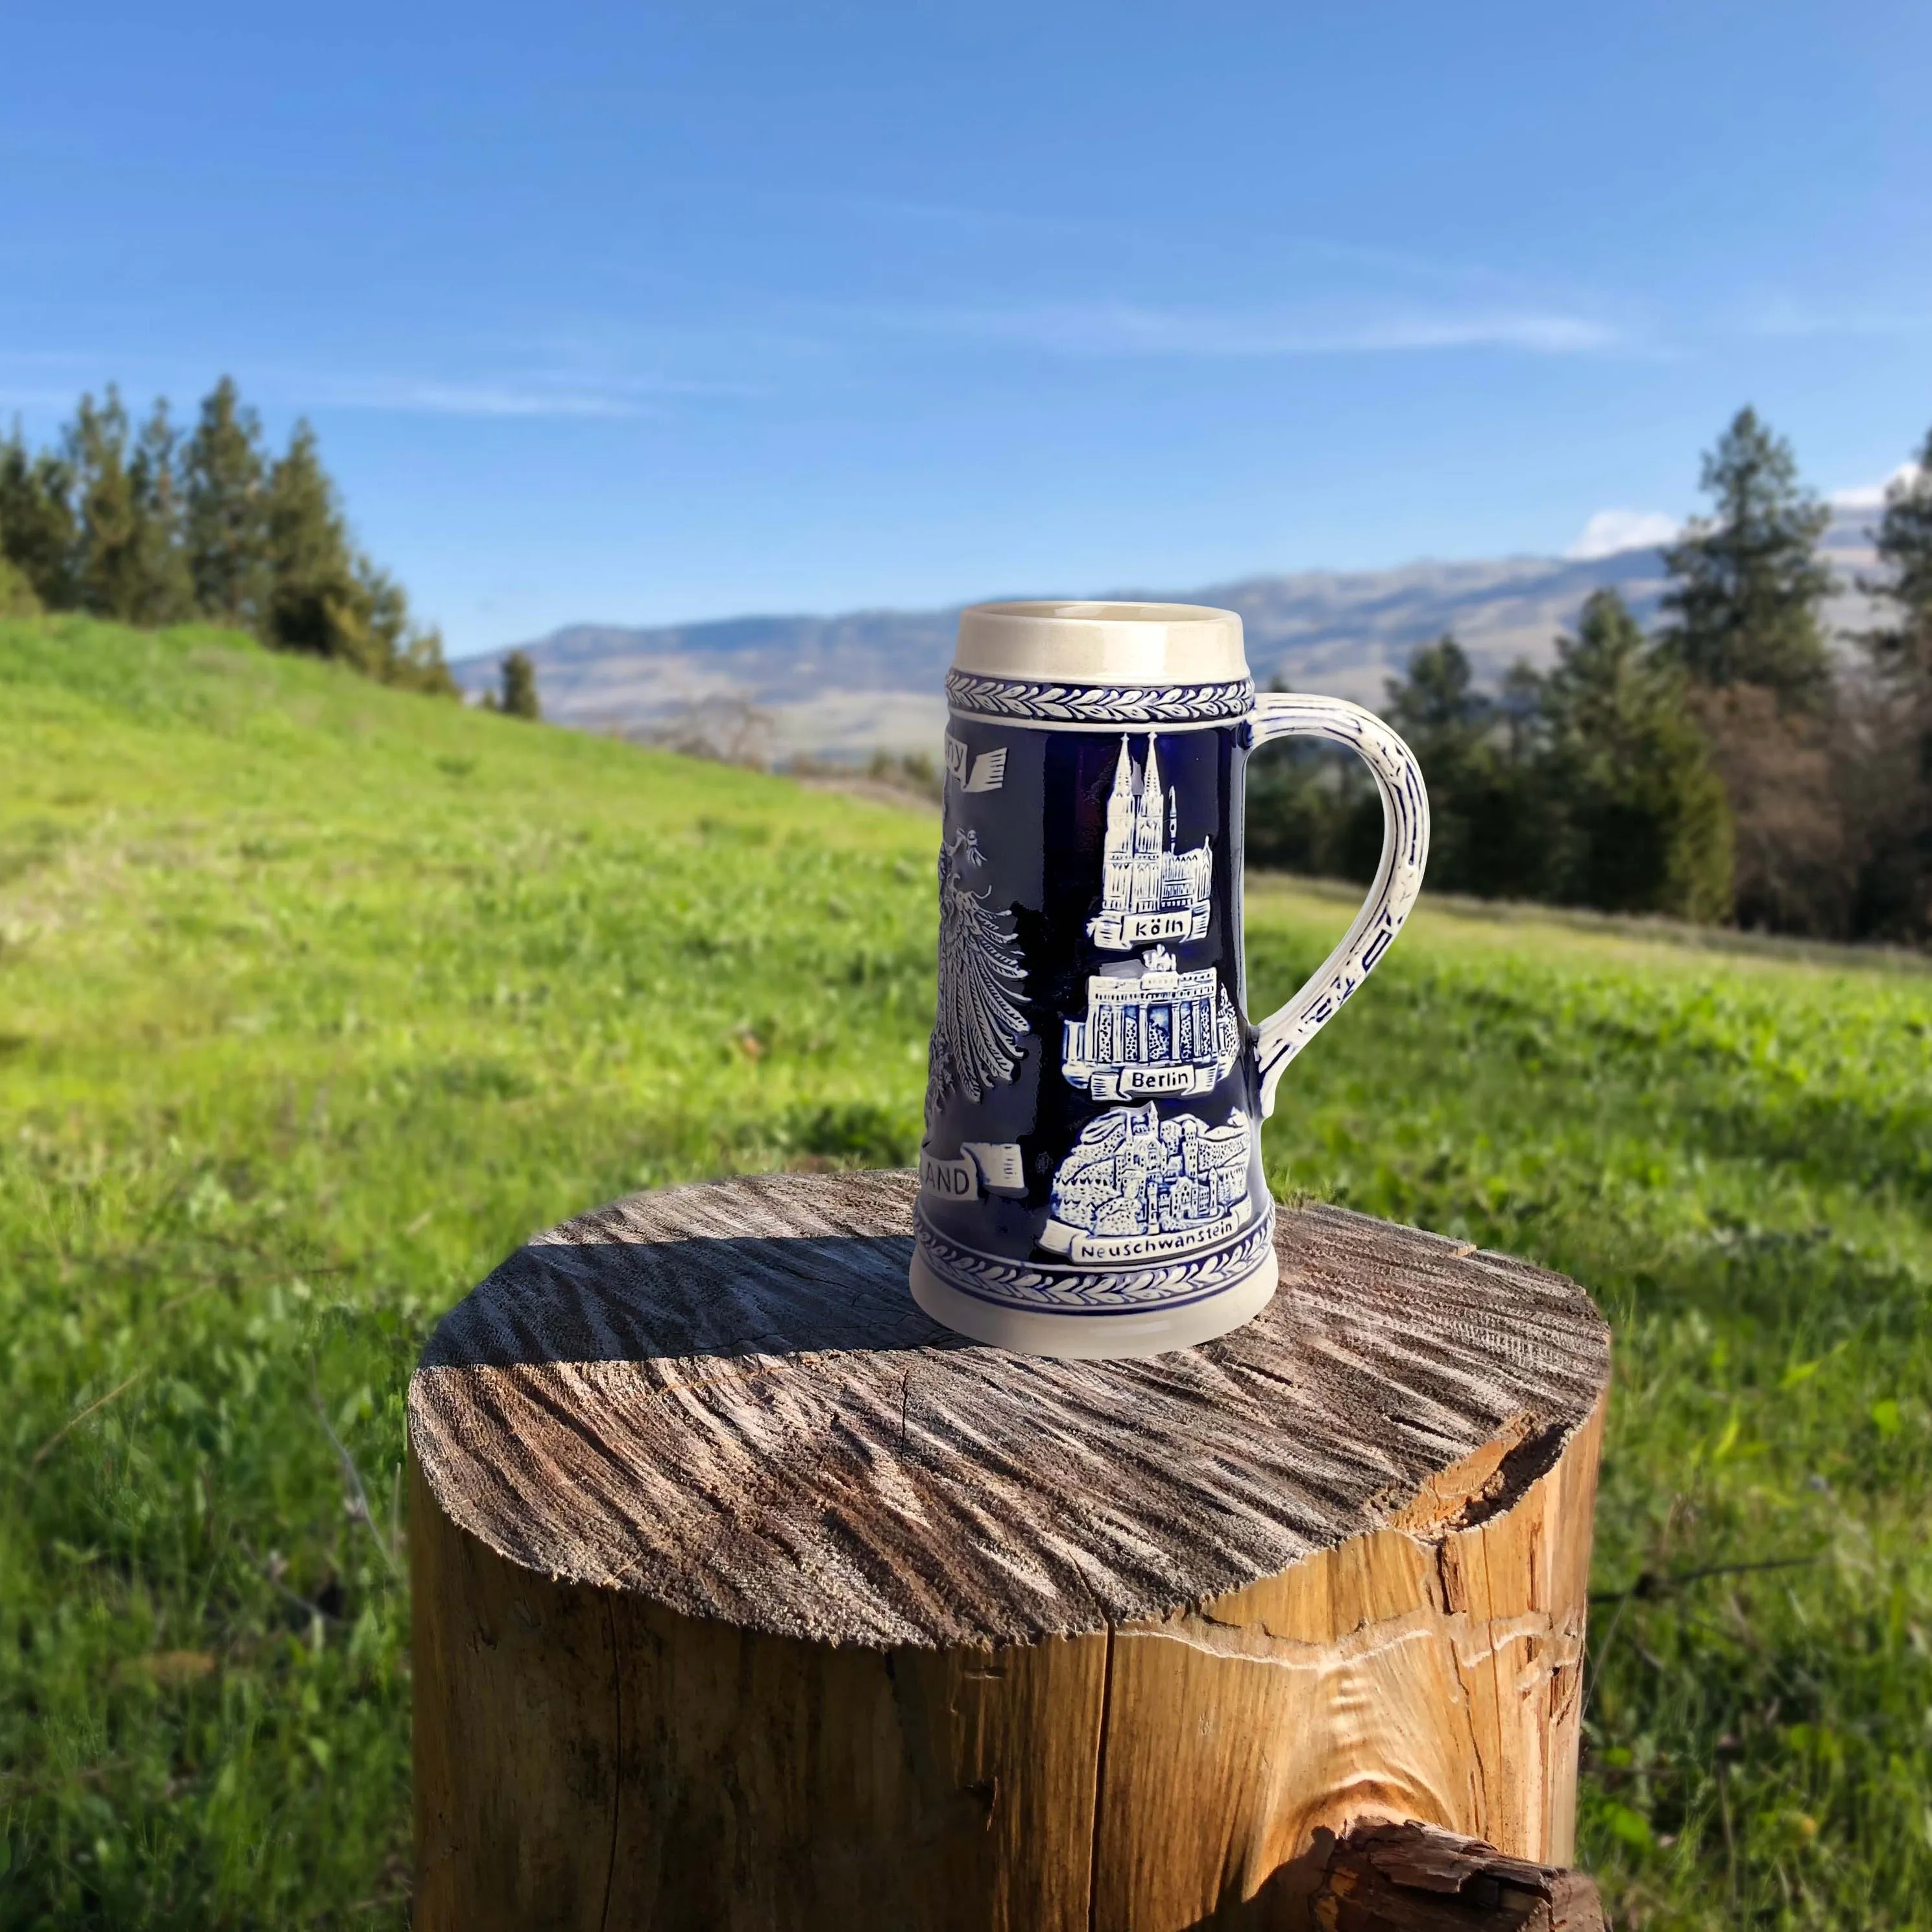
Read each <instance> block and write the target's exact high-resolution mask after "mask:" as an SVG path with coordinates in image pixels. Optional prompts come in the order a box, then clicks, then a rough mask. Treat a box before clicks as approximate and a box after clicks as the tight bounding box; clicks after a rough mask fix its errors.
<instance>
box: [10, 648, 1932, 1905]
mask: <svg viewBox="0 0 1932 1932" xmlns="http://www.w3.org/2000/svg"><path fill="white" fill-rule="evenodd" d="M933 839H934V828H933V821H932V820H931V818H930V817H926V816H922V815H919V814H913V813H907V812H899V811H894V810H892V809H891V808H887V807H885V806H880V805H871V804H865V803H860V802H854V801H853V800H850V799H844V798H841V797H838V796H831V795H827V794H824V793H812V792H807V791H802V790H799V789H798V788H796V787H793V786H792V785H790V784H787V783H784V782H782V781H778V780H773V779H766V778H758V777H756V776H754V775H748V774H746V773H743V772H733V771H727V770H725V769H721V768H718V767H715V766H703V765H697V764H692V763H686V762H683V761H680V760H676V759H674V758H671V757H667V756H663V755H660V754H651V753H648V752H643V751H636V750H634V749H631V748H626V747H624V746H622V745H616V744H614V743H609V742H601V741H599V740H596V739H589V738H584V737H579V736H571V735H569V734H566V733H561V732H556V731H550V730H532V729H531V728H529V727H526V726H523V725H520V724H517V723H514V722H513V721H508V720H503V719H498V718H487V717H484V716H481V715H477V714H474V713H465V712H460V711H459V710H458V709H456V708H455V706H449V705H444V704H440V703H434V702H432V701H431V700H425V699H420V698H413V697H407V696H404V695H401V694H395V693H392V692H389V691H383V690H380V689H378V688H374V687H373V686H371V685H367V684H365V683H362V682H358V681H356V680H355V679H352V678H350V677H347V676H341V675H338V674H336V673H333V672H332V671H331V670H329V669H328V668H327V667H323V666H319V665H312V664H303V663H299V662H296V661H290V660H287V659H276V658H269V657H267V656H266V655H263V654H262V653H261V652H258V651H257V650H256V649H254V648H253V647H252V646H248V645H246V644H245V643H241V642H240V641H239V640H236V639H234V638H232V637H223V636H220V635H219V634H215V633H212V632H206V631H180V632H173V633H169V634H166V635H164V636H163V637H158V638H157V637H146V636H140V635H136V634H132V633H129V632H125V631H117V630H113V629H110V628H105V627H101V626H97V625H89V624H86V623H83V622H78V621H72V622H48V623H46V624H43V625H11V626H5V625H0V1445H4V1447H0V1457H4V1465H5V1476H4V1481H5V1485H6V1494H7V1506H6V1508H5V1513H4V1517H0V1833H4V1839H3V1840H0V1842H4V1845H5V1851H4V1853H0V1856H4V1858H5V1861H6V1869H5V1873H4V1875H0V1926H5V1927H55V1926H59V1927H73V1926H112V1927H144V1928H145V1927H163V1926H166V1927H175V1926H178V1927H204V1926H223V1927H242V1926H259V1927H269V1926H274V1927H282V1926H324V1925H327V1926H344V1927H350V1926H354V1927H362V1926H376V1927H380V1926H390V1927H401V1925H403V1924H404V1923H405V1922H406V1918H407V1849H408V1829H409V1824H408V1803H407V1799H408V1697H409V1685H408V1660H407V1585H406V1583H405V1581H404V1579H403V1577H401V1575H400V1574H398V1572H399V1567H400V1562H401V1536H400V1525H399V1523H398V1513H399V1503H398V1487H399V1475H400V1471H401V1463H402V1456H403V1411H402V1400H403V1393H404V1384H405V1381H406V1379H407V1375H408V1373H409V1370H410V1365H411V1364H412V1362H413V1359H414V1358H415V1355H416V1351H417V1349H419V1346H420V1345H421V1343H422V1339H423V1337H424V1335H425V1333H426V1331H427V1330H428V1326H429V1325H430V1324H431V1322H433V1321H434V1318H435V1316H436V1315H437V1313H438V1312H439V1311H440V1310H441V1309H443V1307H446V1306H447V1305H448V1304H449V1302H450V1301H452V1300H454V1299H455V1298H456V1297H457V1296H458V1295H460V1294H461V1293H462V1292H463V1290H464V1289H466V1287H468V1286H469V1284H470V1283H472V1282H473V1281H474V1280H476V1279H478V1277H480V1276H481V1274H482V1273H483V1272H484V1271H485V1270H487V1268H488V1267H489V1266H490V1265H491V1263H492V1262H494V1261H495V1260H496V1259H498V1258H499V1256H501V1255H502V1253H504V1252H505V1250H508V1248H510V1247H512V1246H513V1245H514V1244H515V1243H516V1242H517V1241H519V1240H520V1238H523V1235H525V1234H526V1233H527V1232H529V1230H530V1229H533V1228H536V1227H538V1226H543V1225H544V1224H546V1223H549V1222H550V1221H552V1220H556V1219H557V1218H559V1217H561V1216H562V1215H564V1214H567V1213H568V1212H570V1211H573V1210H574V1209H576V1208H580V1207H583V1206H585V1205H589V1203H592V1202H596V1201H598V1200H601V1199H607V1198H609V1197H610V1196H613V1195H615V1194H617V1193H621V1192H622V1191H624V1190H627V1189H629V1188H631V1187H638V1186H640V1185H647V1184H652V1183H655V1182H658V1181H669V1180H672V1179H675V1178H685V1177H688V1176H691V1175H702V1174H706V1173H715V1172H724V1171H727V1170H729V1169H744V1168H762V1167H770V1166H783V1165H787V1164H797V1163H805V1162H826V1161H832V1162H856V1163H867V1164H879V1163H892V1162H898V1161H903V1160H905V1159H907V1157H909V1156H910V1153H911V1151H912V1148H913V1144H914V1142H915V1139H916V1132H917V1124H918V1118H919V1095H920V1091H921V1087H922V1080H923V1075H924V1064H925V1035H926V1029H927V1027H928V1025H929V1022H930V1011H931V999H932V964H931V954H932V929H933V912H932V883H931V857H932V846H933ZM1343 916H1344V908H1343V907H1341V906H1340V904H1338V903H1337V901H1335V900H1334V898H1332V897H1331V896H1330V895H1327V894H1325V893H1322V892H1310V891H1308V890H1306V889H1301V888H1296V887H1292V886H1288V885H1286V884H1284V883H1277V882H1271V881H1260V880H1257V881H1255V882H1253V883H1252V886H1251V891H1250V959H1251V964H1252V968H1253V976H1254V979H1255V981H1256V1003H1257V1004H1258V1005H1265V1004H1271V1003H1272V1002H1273V1001H1274V1000H1275V999H1277V998H1279V997H1280V995H1283V994H1284V993H1285V992H1286V991H1288V990H1289V987H1290V986H1291V985H1292V983H1295V981H1296V980H1298V978H1299V977H1300V976H1301V974H1303V973H1304V971H1307V969H1308V968H1310V966H1312V965H1313V963H1314V962H1316V960H1317V959H1319V957H1320V956H1321V954H1322V952H1323V951H1324V950H1325V947H1326V944H1327V943H1328V941H1329V940H1330V939H1331V938H1332V937H1333V935H1334V932H1335V931H1336V929H1337V927H1338V926H1339V925H1340V922H1341V919H1342V918H1343ZM1266 1146H1267V1151H1268V1163H1269V1172H1270V1177H1271V1181H1272V1182H1273V1184H1274V1186H1275V1187H1276V1188H1277V1190H1278V1191H1280V1192H1283V1193H1286V1192H1287V1191H1289V1190H1295V1189H1299V1190H1304V1191H1306V1192H1308V1193H1313V1194H1317V1195H1322V1196H1328V1197H1329V1198H1332V1199H1338V1200H1343V1201H1346V1202H1349V1204H1350V1205H1353V1206H1355V1207H1358V1208H1364V1209H1366V1210H1367V1211H1370V1212H1373V1213H1376V1214H1385V1215H1389V1216H1392V1217H1396V1218H1398V1219H1400V1220H1412V1221H1415V1222H1419V1223H1423V1224H1424V1225H1427V1226H1433V1227H1436V1228H1439V1229H1444V1230H1445V1231H1447V1232H1453V1233H1457V1234H1461V1235H1466V1236H1468V1237H1469V1238H1473V1239H1475V1240H1478V1241H1484V1242H1486V1243H1490V1244H1494V1245H1496V1246H1499V1247H1505V1248H1508V1249H1511V1250H1514V1251H1515V1252H1517V1253H1523V1254H1526V1255H1529V1256H1534V1257H1535V1258H1536V1259H1539V1260H1543V1261H1546V1262H1550V1263H1551V1264H1553V1265H1556V1266H1558V1267H1560V1268H1565V1269H1567V1270H1568V1271H1571V1272H1572V1273H1574V1274H1577V1276H1578V1277H1580V1279H1582V1280H1584V1281H1586V1283H1589V1285H1590V1286H1592V1289H1594V1290H1595V1292H1597V1294H1598V1297H1599V1298H1600V1299H1601V1301H1602V1302H1603V1304H1604V1307H1605V1308H1606V1310H1607V1312H1609V1313H1610V1316H1611V1317H1612V1319H1613V1322H1614V1323H1615V1325H1616V1330H1617V1337H1618V1367H1617V1385H1616V1396H1615V1399H1614V1406H1613V1420H1612V1428H1611V1435H1610V1446H1609V1451H1608V1454H1607V1461H1606V1464H1605V1469H1604V1493H1603V1501H1602V1505H1601V1511H1600V1514H1599V1520H1598V1563H1597V1583H1596V1588H1597V1589H1598V1591H1599V1592H1601V1593H1604V1597H1605V1601H1603V1602H1601V1603H1600V1604H1598V1607H1597V1608H1596V1610H1595V1613H1594V1631H1593V1642H1592V1652H1593V1655H1592V1664H1591V1685H1590V1704H1589V1735H1588V1742H1587V1746H1586V1799H1585V1807H1584V1842H1583V1858H1584V1859H1585V1861H1586V1862H1587V1863H1589V1864H1591V1865H1592V1867H1594V1868H1595V1869H1596V1870H1598V1872H1599V1873H1601V1875H1602V1876H1603V1877H1604V1880H1605V1883H1606V1888H1607V1891H1609V1893H1610V1895H1611V1897H1612V1899H1613V1902H1614V1903H1615V1905H1616V1909H1617V1910H1618V1912H1619V1922H1620V1923H1628V1924H1640V1925H1646V1926H1655V1927H1720V1926H1724V1927H1728V1926H1733V1925H1739V1924H1745V1925H1762V1926H1780V1927H1782V1926H1793V1927H1798V1926H1814V1925H1816V1926H1826V1925H1830V1926H1842V1927H1902V1926H1907V1925H1928V1926H1932V1552H1928V1549H1927V1527H1928V1523H1932V1514H1929V1513H1928V1510H1927V1475H1928V1469H1932V1312H1928V1290H1932V1238H1928V1229H1932V977H1927V976H1925V975H1924V974H1919V973H1916V972H1911V971H1898V970H1895V968H1894V970H1879V966H1878V965H1876V963H1873V964H1867V963H1865V962H1860V961H1858V960H1855V959H1853V958H1852V957H1851V956H1844V957H1843V958H1841V959H1821V958H1819V957H1817V956H1814V957H1811V958H1808V959H1781V958H1778V957H1777V956H1758V955H1755V954H1749V953H1744V954H1739V953H1715V952H1710V951H1705V950H1699V949H1698V948H1697V947H1694V946H1686V945H1684V944H1677V943H1669V942H1667V941H1666V940H1664V938H1661V937H1660V938H1646V937H1644V936H1641V935H1640V936H1627V935H1621V934H1619V933H1616V932H1604V931H1594V930H1591V929H1589V928H1588V927H1587V926H1578V925H1577V924H1576V923H1574V922H1556V921H1553V920H1540V919H1534V918H1527V919H1526V918H1522V917H1511V918H1508V919H1501V918H1488V917H1483V916H1476V915H1474V914H1472V913H1468V912H1459V911H1456V910H1449V909H1441V908H1438V909H1433V910H1432V909H1430V908H1429V907H1427V905H1425V909H1424V911H1423V912H1421V913H1419V914H1418V917H1417V919H1416V920H1415V923H1414V925H1413V926H1412V929H1411V932H1410V935H1409V936H1407V937H1406V938H1405V939H1404V941H1403V944H1401V946H1400V947H1398V948H1397V950H1396V953H1394V956H1393V957H1392V958H1391V961H1390V962H1389V963H1388V965H1387V966H1386V967H1385V968H1384V969H1383V970H1382V971H1381V972H1380V973H1379V974H1378V975H1377V976H1376V980H1374V981H1373V983H1371V985H1370V987H1369V988H1368V989H1367V990H1366V991H1365V992H1364V994H1363V995H1361V998H1359V999H1358V1001H1356V1002H1355V1003H1354V1004H1353V1005H1352V1008H1351V1010H1350V1012H1349V1014H1348V1015H1347V1016H1346V1018H1345V1019H1343V1021H1342V1022H1340V1023H1339V1024H1338V1025H1337V1026H1336V1027H1335V1028H1333V1029H1332V1030H1331V1031H1330V1032H1329V1033H1328V1034H1325V1035H1324V1036H1323V1037H1322V1039H1321V1040H1319V1042H1317V1043H1316V1045H1315V1046H1313V1048H1312V1049H1310V1051H1309V1052H1308V1053H1307V1055H1305V1056H1304V1058H1303V1060H1302V1061H1301V1062H1300V1063H1298V1065H1297V1066H1296V1067H1295V1069H1294V1070H1292V1073H1290V1075H1289V1079H1288V1081H1287V1082H1286V1085H1285V1086H1284V1088H1283V1096H1282V1103H1281V1107H1280V1112H1279V1113H1278V1114H1277V1118H1276V1119H1275V1120H1274V1122H1273V1123H1271V1125H1270V1127H1269V1128H1268V1134H1267V1139H1266ZM336 1442H340V1444H341V1450H342V1452H343V1454H342V1455H339V1454H338V1449H337V1448H336V1446H335V1443H336ZM345 1455H346V1457H347V1459H348V1460H349V1461H350V1463H353V1466H354V1469H355V1470H356V1472H358V1476H359V1481H360V1482H361V1484H362V1486H363V1490H364V1491H365V1493H366V1496H367V1501H368V1508H367V1510H366V1511H365V1509H364V1508H363V1507H362V1497H361V1496H359V1494H358V1492H357V1490H356V1487H355V1486H354V1485H353V1484H351V1483H350V1482H349V1481H347V1479H346V1477H345V1472H344V1456H345ZM1768 1564H1776V1565H1781V1566H1784V1567H1780V1568H1743V1567H1741V1566H1744V1565H1768ZM1700 1573H1701V1574H1700Z"/></svg>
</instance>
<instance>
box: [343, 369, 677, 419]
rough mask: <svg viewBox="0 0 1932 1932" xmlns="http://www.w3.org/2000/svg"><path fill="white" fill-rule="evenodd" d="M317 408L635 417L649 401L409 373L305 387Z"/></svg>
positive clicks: (418, 413)
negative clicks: (437, 379) (432, 378)
mask: <svg viewBox="0 0 1932 1932" xmlns="http://www.w3.org/2000/svg"><path fill="white" fill-rule="evenodd" d="M304 394H305V397H306V398H307V399H308V406H309V407H311V408H317V409H338V410H383V411H387V412H389V413H392V414H395V415H398V416H496V417H505V416H510V417H514V416H531V417H543V416H586V417H618V416H641V415H643V414H644V413H646V407H647V406H646V404H645V403H644V402H643V401H642V400H641V399H640V398H637V397H636V396H634V395H625V394H623V393H622V392H618V391H615V390H610V389H570V388H564V387H560V386H552V385H550V384H547V383H543V384H525V383H493V382H484V383H443V382H433V381H424V380H417V379H416V378H413V377H330V378H325V379H322V380H317V381H316V382H314V383H309V384H307V385H305V386H304Z"/></svg>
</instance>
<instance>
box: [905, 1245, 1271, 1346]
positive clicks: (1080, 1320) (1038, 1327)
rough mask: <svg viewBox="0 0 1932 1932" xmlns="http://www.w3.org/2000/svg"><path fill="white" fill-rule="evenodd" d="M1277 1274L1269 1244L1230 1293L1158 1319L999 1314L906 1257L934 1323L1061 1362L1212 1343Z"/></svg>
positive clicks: (1246, 1317)
mask: <svg viewBox="0 0 1932 1932" xmlns="http://www.w3.org/2000/svg"><path fill="white" fill-rule="evenodd" d="M1279 1277H1280V1268H1279V1267H1278V1265H1277V1262H1276V1261H1275V1256H1274V1248H1273V1247H1268V1249H1267V1250H1265V1252H1264V1253H1263V1255H1262V1259H1260V1260H1259V1262H1256V1265H1255V1271H1254V1272H1253V1274H1250V1275H1247V1276H1245V1277H1243V1279H1242V1280H1239V1281H1238V1282H1236V1283H1235V1284H1234V1286H1232V1287H1231V1288H1224V1289H1222V1291H1221V1292H1220V1294H1218V1295H1211V1296H1210V1297H1209V1298H1208V1299H1207V1300H1206V1301H1197V1302H1196V1303H1194V1304H1192V1305H1191V1306H1190V1307H1186V1308H1177V1309H1175V1310H1173V1311H1172V1313H1168V1314H1163V1313H1160V1311H1159V1310H1152V1311H1150V1312H1149V1313H1145V1314H1121V1315H1114V1314H1107V1315H1053V1314H1047V1313H1040V1312H1037V1311H1036V1310H1032V1309H1026V1308H1001V1307H997V1306H995V1304H993V1303H992V1302H990V1301H980V1299H979V1298H977V1296H975V1295H962V1294H961V1293H960V1292H959V1290H958V1289H956V1288H949V1287H948V1286H947V1284H946V1283H944V1282H943V1281H941V1280H940V1279H939V1277H938V1276H937V1275H935V1274H934V1273H933V1272H932V1270H931V1269H930V1268H928V1267H927V1266H926V1263H925V1262H924V1261H923V1260H922V1259H921V1258H920V1256H919V1251H918V1250H917V1249H916V1248H915V1249H914V1250H913V1257H912V1271H911V1278H912V1298H913V1301H916V1302H917V1303H918V1304H919V1307H922V1309H924V1310H926V1313H927V1314H929V1315H930V1316H932V1319H934V1321H935V1322H941V1323H943V1324H944V1325H945V1326H946V1327H947V1328H950V1329H952V1330H953V1331H955V1332H956V1333H957V1334H962V1335H967V1336H970V1337H971V1338H972V1339H973V1340H974V1341H976V1342H989V1343H992V1346H994V1347H995V1348H996V1349H1011V1350H1012V1351H1013V1353H1015V1354H1016V1355H1052V1356H1056V1357H1058V1358H1059V1359H1060V1360H1061V1361H1126V1360H1128V1359H1130V1358H1133V1357H1134V1356H1137V1355H1166V1353H1167V1352H1168V1351H1169V1349H1191V1348H1193V1347H1194V1346H1195V1345H1196V1343H1201V1342H1211V1341H1213V1340H1214V1338H1215V1337H1216V1336H1217V1335H1225V1334H1227V1333H1228V1331H1229V1330H1230V1329H1231V1328H1239V1327H1240V1326H1241V1324H1242V1323H1243V1322H1247V1321H1250V1320H1252V1319H1253V1318H1254V1317H1255V1316H1257V1315H1259V1313H1261V1312H1262V1310H1263V1309H1264V1308H1265V1307H1267V1306H1268V1303H1269V1302H1270V1301H1271V1300H1272V1299H1273V1298H1274V1291H1275V1284H1276V1282H1277V1280H1278V1279H1279Z"/></svg>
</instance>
